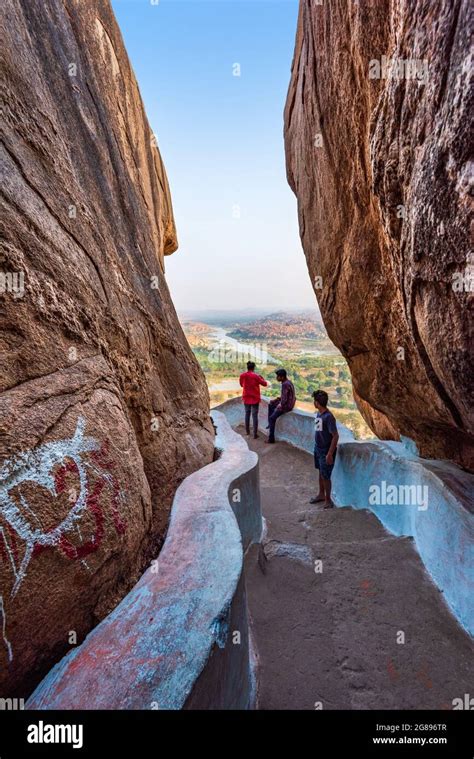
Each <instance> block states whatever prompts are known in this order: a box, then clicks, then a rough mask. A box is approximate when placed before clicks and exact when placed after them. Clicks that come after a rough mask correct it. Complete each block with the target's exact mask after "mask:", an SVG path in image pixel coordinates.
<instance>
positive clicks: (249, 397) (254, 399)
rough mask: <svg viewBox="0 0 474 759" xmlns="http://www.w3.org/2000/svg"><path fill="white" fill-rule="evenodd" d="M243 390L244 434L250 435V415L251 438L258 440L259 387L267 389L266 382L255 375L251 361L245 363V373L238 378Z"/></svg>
mask: <svg viewBox="0 0 474 759" xmlns="http://www.w3.org/2000/svg"><path fill="white" fill-rule="evenodd" d="M239 382H240V386H241V387H242V388H243V392H242V400H243V402H244V406H245V432H246V434H247V435H250V414H252V423H253V436H254V438H258V408H259V405H260V385H262V386H263V387H267V385H268V382H267V381H266V380H264V379H263V377H262V376H261V375H260V374H256V373H255V364H254V362H253V361H247V371H246V372H242V374H241V375H240V377H239Z"/></svg>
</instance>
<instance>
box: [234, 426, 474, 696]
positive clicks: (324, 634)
mask: <svg viewBox="0 0 474 759" xmlns="http://www.w3.org/2000/svg"><path fill="white" fill-rule="evenodd" d="M238 431H239V432H242V430H238ZM245 439H246V440H247V442H248V443H249V447H250V448H251V450H253V451H256V452H257V453H258V455H259V458H260V480H261V493H262V511H263V514H264V517H265V519H266V524H267V534H266V536H265V539H264V551H265V556H266V557H267V558H266V560H265V561H261V562H260V564H262V565H263V567H264V569H265V573H264V572H262V569H261V568H260V566H259V563H258V561H257V556H258V551H259V549H258V546H252V548H251V550H250V551H249V552H248V555H247V558H246V578H247V595H248V605H249V612H250V616H251V619H252V629H253V634H254V638H255V644H256V649H257V656H258V662H259V664H258V666H259V672H258V677H259V694H258V708H259V709H315V708H323V709H452V706H453V704H452V701H453V699H454V698H463V697H464V694H465V693H469V692H470V690H469V689H471V690H472V674H473V670H472V661H473V658H472V654H473V647H472V642H471V639H470V637H469V635H468V634H467V633H466V632H465V631H464V630H463V629H462V628H461V627H460V626H459V625H458V623H457V621H456V620H455V618H454V617H453V616H452V614H451V613H450V611H449V609H448V608H447V606H446V605H445V603H444V601H443V597H442V593H441V592H440V591H439V590H438V589H437V588H436V586H435V585H434V584H433V582H432V581H431V579H430V577H429V576H428V574H427V573H426V571H425V569H424V567H423V564H422V562H421V559H420V558H419V556H418V554H417V552H416V550H415V548H414V545H413V541H412V539H411V538H404V537H402V538H398V537H394V536H392V535H390V534H389V533H388V532H386V530H385V529H384V527H383V526H382V525H381V524H380V522H379V521H378V519H377V518H376V517H375V516H374V515H373V514H372V513H371V512H370V511H368V510H367V511H365V510H363V511H361V510H355V509H351V508H340V509H333V510H330V511H324V510H323V509H321V508H320V507H319V504H318V506H311V505H310V504H309V502H308V501H309V498H310V497H311V496H312V495H314V493H315V486H316V473H315V470H314V465H313V459H312V456H310V455H309V454H308V453H305V452H303V451H300V450H298V449H296V448H293V447H292V446H290V445H287V444H286V443H277V444H276V445H273V446H270V445H265V444H264V441H263V438H261V439H259V440H253V439H250V438H245ZM315 562H321V563H320V564H317V563H316V564H315ZM315 570H317V571H315ZM403 640H404V641H405V642H404V643H402V642H401V641H403ZM397 641H400V642H397Z"/></svg>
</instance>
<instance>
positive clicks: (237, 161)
mask: <svg viewBox="0 0 474 759" xmlns="http://www.w3.org/2000/svg"><path fill="white" fill-rule="evenodd" d="M112 5H113V8H114V11H115V14H116V17H117V20H118V23H119V25H120V28H121V30H122V34H123V37H124V40H125V45H126V47H127V51H128V54H129V56H130V59H131V61H132V65H133V68H134V70H135V74H136V76H137V80H138V83H139V86H140V90H141V93H142V97H143V100H144V103H145V108H146V111H147V114H148V118H149V120H150V124H151V127H152V129H153V132H154V133H155V134H156V136H157V140H158V144H159V147H160V150H161V153H162V156H163V161H164V163H165V166H166V170H167V173H168V177H169V181H170V186H171V194H172V199H173V205H174V211H175V217H176V224H177V229H178V238H179V243H180V246H179V250H178V251H177V252H176V253H175V254H174V255H173V256H170V257H168V258H167V259H166V276H167V280H168V283H169V286H170V289H171V293H172V296H173V299H174V302H175V304H176V306H177V308H178V310H180V311H183V310H189V309H202V308H219V309H222V308H234V307H235V308H237V307H238V308H241V307H243V308H246V307H250V306H255V305H258V306H262V307H265V308H267V307H268V308H269V309H275V308H291V307H293V308H306V307H314V306H315V303H316V300H315V296H314V294H313V291H312V289H311V285H310V282H309V277H308V273H307V269H306V262H305V259H304V255H303V252H302V249H301V244H300V240H299V234H298V224H297V213H296V201H295V198H294V196H293V194H292V192H291V190H290V188H289V187H288V185H287V182H286V175H285V158H284V146H283V108H284V103H285V99H286V92H287V88H288V83H289V78H290V67H291V60H292V57H293V49H294V40H295V31H296V20H297V13H298V2H297V0H160V2H159V3H158V4H152V2H151V0H112ZM236 63H238V64H239V65H240V68H241V76H240V77H237V76H234V75H233V71H234V64H236ZM236 206H238V207H239V208H240V219H239V218H234V216H233V215H235V214H236V213H238V209H237V208H235V207H236Z"/></svg>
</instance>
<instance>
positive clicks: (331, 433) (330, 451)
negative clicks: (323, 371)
mask: <svg viewBox="0 0 474 759" xmlns="http://www.w3.org/2000/svg"><path fill="white" fill-rule="evenodd" d="M313 400H314V406H315V408H316V409H317V413H316V420H315V430H316V431H315V440H314V466H315V467H316V469H318V470H319V493H318V495H317V496H315V497H314V498H311V500H310V503H320V502H322V501H324V508H325V509H332V508H333V507H334V504H333V502H332V499H331V475H332V470H333V469H334V461H335V459H336V453H337V441H338V440H339V433H338V431H337V423H336V419H335V417H334V414H331V412H330V411H329V409H328V407H327V405H328V394H327V393H326V391H325V390H316V392H314V393H313Z"/></svg>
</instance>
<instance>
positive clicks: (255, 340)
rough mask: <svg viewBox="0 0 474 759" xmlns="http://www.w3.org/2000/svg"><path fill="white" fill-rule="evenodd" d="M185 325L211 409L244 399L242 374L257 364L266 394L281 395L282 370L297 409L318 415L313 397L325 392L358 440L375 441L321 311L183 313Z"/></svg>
mask: <svg viewBox="0 0 474 759" xmlns="http://www.w3.org/2000/svg"><path fill="white" fill-rule="evenodd" d="M181 323H182V325H183V329H184V332H185V334H186V337H187V339H188V341H189V343H190V345H191V348H192V350H193V352H194V354H195V356H196V358H197V360H198V361H199V364H200V365H201V368H202V370H203V372H204V374H205V376H206V380H207V384H208V387H209V393H210V397H211V406H216V405H218V404H219V403H223V401H225V400H228V399H229V398H234V397H235V396H236V395H239V394H240V392H241V388H240V385H239V374H240V373H241V372H242V371H245V369H246V362H247V361H248V360H253V361H255V363H256V364H257V371H258V372H259V373H260V374H262V376H263V377H264V378H265V379H266V380H267V381H268V382H270V383H271V386H270V387H267V388H264V394H265V395H267V396H270V397H275V396H277V395H279V384H278V383H277V381H276V378H275V369H276V368H277V366H283V367H284V368H285V369H286V370H287V372H288V376H289V377H290V379H291V380H292V382H293V383H294V385H295V389H296V395H297V407H298V408H301V409H304V410H305V411H314V406H313V401H312V397H311V394H312V393H313V391H314V390H317V389H318V388H321V389H324V390H326V391H327V393H328V394H329V399H330V400H329V405H330V407H331V408H332V410H333V413H334V414H335V416H336V418H337V419H338V420H339V421H340V422H341V423H342V424H345V425H346V426H347V427H349V428H350V429H351V430H352V431H353V433H354V435H355V437H356V438H358V439H364V438H368V437H373V433H372V432H371V430H370V429H369V427H368V426H367V425H366V423H365V422H364V420H363V418H362V416H361V415H360V413H359V411H358V409H357V406H356V404H355V401H354V398H353V395H352V384H351V378H350V372H349V368H348V366H347V363H346V361H345V359H344V358H343V356H342V355H341V354H340V353H339V351H338V350H337V348H336V347H335V346H334V345H333V344H332V343H331V341H330V339H329V337H328V335H327V333H326V330H325V328H324V325H323V323H322V320H321V317H320V314H319V312H318V311H317V310H313V311H308V310H305V311H294V312H288V311H284V312H275V313H262V312H259V311H244V312H235V311H234V312H231V311H229V312H226V311H220V312H219V311H209V312H194V313H187V314H182V315H181Z"/></svg>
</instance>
